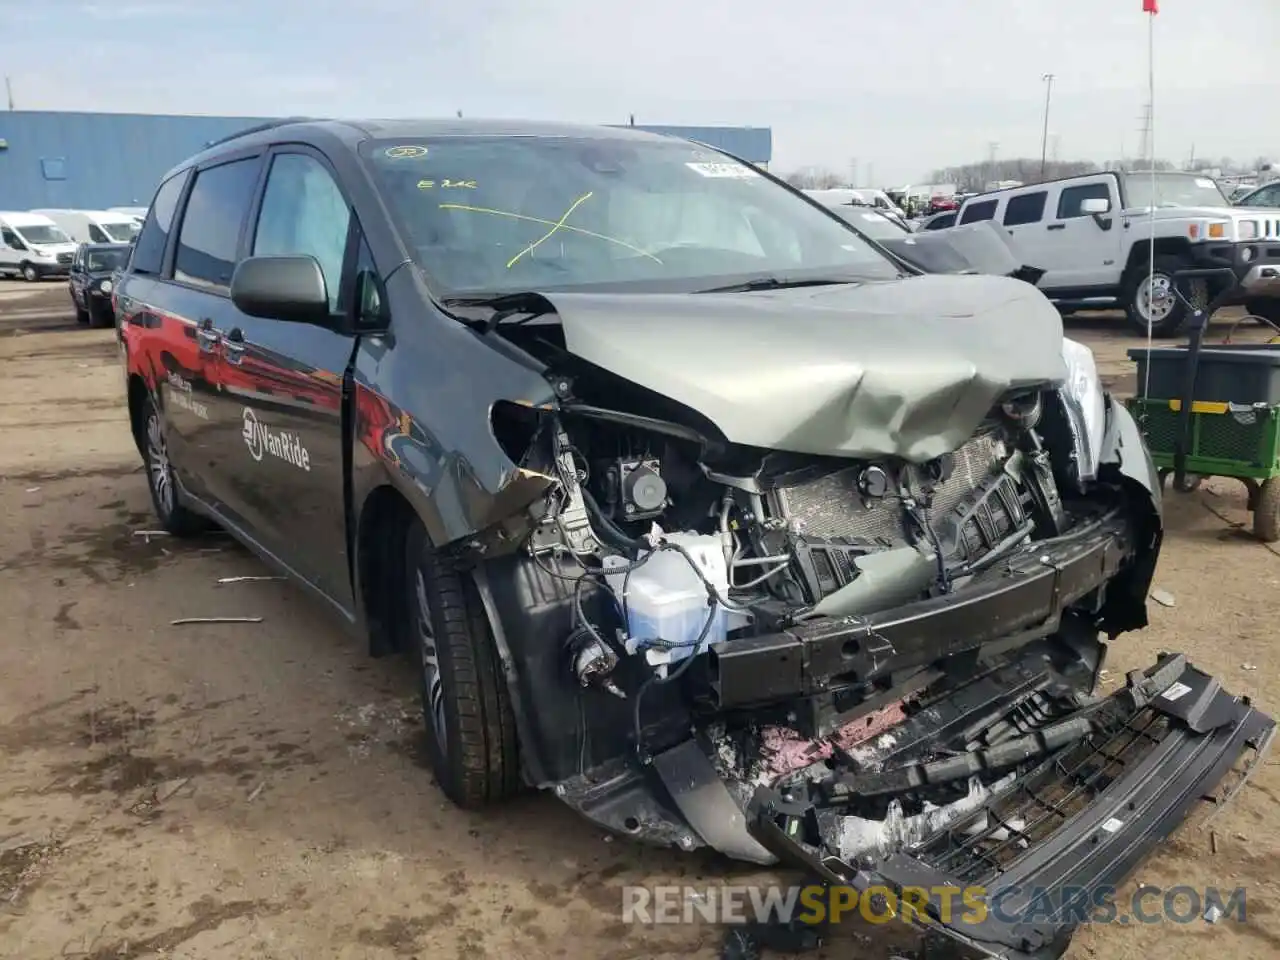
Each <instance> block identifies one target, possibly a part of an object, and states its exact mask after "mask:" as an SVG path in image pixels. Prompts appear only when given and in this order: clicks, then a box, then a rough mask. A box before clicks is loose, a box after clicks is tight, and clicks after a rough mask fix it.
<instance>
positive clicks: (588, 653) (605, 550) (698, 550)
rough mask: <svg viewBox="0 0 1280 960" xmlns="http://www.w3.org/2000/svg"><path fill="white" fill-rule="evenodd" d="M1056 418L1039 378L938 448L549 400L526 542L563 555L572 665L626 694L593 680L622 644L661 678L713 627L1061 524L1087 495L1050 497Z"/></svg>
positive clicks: (1051, 532) (981, 554)
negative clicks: (856, 455) (863, 444)
mask: <svg viewBox="0 0 1280 960" xmlns="http://www.w3.org/2000/svg"><path fill="white" fill-rule="evenodd" d="M1055 405H1056V406H1055ZM1063 423H1069V419H1068V416H1067V411H1065V409H1063V407H1062V405H1061V402H1060V401H1059V400H1058V399H1057V395H1056V393H1049V394H1046V393H1042V392H1040V391H1030V392H1025V393H1023V394H1022V395H1020V396H1012V397H1009V398H1007V399H1005V400H1004V402H1002V403H1001V404H1000V406H999V407H998V408H997V409H996V410H994V411H992V414H991V416H990V417H988V418H987V420H986V421H985V422H984V423H983V424H982V426H981V428H980V429H979V430H978V432H977V433H976V434H975V435H974V436H973V437H972V438H971V439H970V440H969V441H968V442H967V443H965V444H964V445H963V446H961V447H960V448H959V449H958V450H956V451H955V452H953V453H948V454H946V455H944V456H942V457H939V458H936V459H934V460H931V461H928V462H925V463H910V462H906V461H902V460H892V459H879V460H867V461H850V460H848V459H842V458H834V457H816V456H809V455H802V454H795V453H787V452H780V451H765V450H758V449H749V448H732V447H727V446H719V447H713V448H711V449H708V446H709V445H708V444H706V443H704V442H700V440H699V438H698V437H697V435H696V434H694V433H693V431H692V430H690V429H688V428H685V427H683V426H681V425H679V424H674V423H665V422H662V421H656V420H651V419H649V418H642V417H638V416H634V415H631V414H626V413H623V412H619V411H613V410H609V409H605V408H600V407H594V406H586V405H581V404H566V405H565V409H564V411H563V412H561V413H560V414H559V415H558V416H554V417H553V416H545V417H543V418H542V419H541V420H540V421H539V425H538V428H537V439H536V441H535V442H531V443H529V445H528V448H527V450H528V453H527V455H526V457H525V459H524V460H523V462H522V463H521V464H520V465H521V466H522V467H525V468H527V469H532V470H540V471H546V472H547V473H549V474H551V475H553V476H554V477H555V478H556V480H557V481H558V483H557V484H556V486H555V488H554V489H553V492H552V494H551V495H550V496H549V498H548V500H547V502H546V503H545V504H544V512H543V513H542V515H541V516H540V517H539V519H538V523H537V526H536V528H535V529H534V530H533V532H532V534H531V536H530V537H529V538H528V541H527V545H526V549H527V551H528V553H529V555H531V556H532V557H533V558H534V559H535V560H539V559H542V558H547V557H550V556H554V557H557V558H559V559H564V558H572V563H573V564H574V565H576V566H577V567H578V577H579V578H580V579H579V582H578V583H577V584H576V585H575V593H576V594H579V596H578V598H577V599H576V601H575V612H576V613H577V615H578V616H577V617H576V618H575V620H576V622H575V624H574V634H573V636H572V637H570V638H567V641H566V642H567V644H568V646H569V647H570V648H571V649H572V650H573V651H574V653H575V658H574V666H573V669H574V671H575V674H576V676H577V678H578V679H579V680H580V681H581V682H582V683H583V684H584V685H596V686H599V687H600V688H601V689H605V690H608V691H609V692H611V693H613V694H614V695H617V696H626V694H625V693H624V691H622V690H621V689H620V688H618V687H617V686H616V684H614V683H613V682H612V681H610V679H609V677H610V674H611V671H612V669H613V667H614V666H615V665H616V663H617V662H618V660H619V659H621V658H625V657H630V656H636V655H643V657H644V659H645V660H646V661H647V663H648V664H649V665H650V666H651V667H652V668H653V671H654V676H655V678H656V679H657V680H660V681H663V682H665V681H667V680H668V678H669V677H671V676H672V675H674V674H675V672H676V670H678V669H685V668H687V666H688V664H684V665H683V666H678V665H679V664H681V663H682V662H683V661H687V660H689V659H691V656H692V655H695V654H698V653H702V652H705V651H706V650H707V649H708V648H710V647H711V646H713V645H716V644H721V643H725V642H729V643H732V642H733V641H734V640H735V639H738V638H743V637H750V636H757V635H760V634H767V633H772V632H775V631H777V630H779V629H782V628H786V627H789V626H793V625H796V624H801V623H805V622H808V621H813V620H815V619H820V618H828V617H838V618H849V617H853V618H865V617H868V616H869V615H873V614H877V613H881V612H883V611H886V610H889V609H892V608H894V607H897V606H900V605H902V604H906V603H909V602H912V601H918V600H923V599H927V598H930V597H938V596H944V595H948V594H953V593H955V592H957V591H962V590H963V589H964V587H965V585H966V584H967V583H968V582H970V581H971V580H972V579H973V578H974V577H975V576H977V575H979V574H981V573H982V572H983V571H986V570H989V569H991V568H992V567H993V566H994V565H996V564H998V563H999V562H1000V560H1001V559H1002V558H1003V557H1006V556H1008V555H1009V554H1010V553H1011V552H1012V551H1014V550H1016V549H1017V548H1019V547H1021V546H1023V545H1024V544H1027V543H1029V542H1034V541H1036V540H1039V539H1044V538H1050V537H1056V536H1059V535H1061V534H1063V533H1066V532H1068V531H1069V530H1070V529H1072V527H1073V526H1074V525H1075V523H1076V522H1077V521H1078V520H1079V519H1080V517H1082V516H1087V515H1089V514H1096V512H1097V510H1098V502H1097V500H1096V498H1095V499H1093V500H1089V501H1083V500H1079V499H1078V498H1077V500H1078V504H1073V503H1072V502H1071V500H1070V498H1064V495H1063V492H1062V488H1063V485H1064V484H1065V485H1067V487H1068V490H1070V486H1071V485H1072V484H1074V483H1076V480H1075V478H1074V477H1073V475H1072V472H1071V470H1072V468H1073V467H1074V465H1075V464H1076V462H1077V460H1076V457H1075V456H1074V454H1073V452H1072V449H1071V447H1070V443H1071V437H1072V434H1071V432H1070V430H1062V429H1056V428H1057V427H1059V426H1060V425H1061V424H1063ZM1046 424H1047V425H1048V426H1049V428H1050V429H1049V430H1048V431H1047V436H1048V437H1050V438H1052V439H1051V440H1049V441H1048V442H1047V440H1046V435H1042V433H1041V428H1043V427H1044V426H1045V425H1046ZM1053 443H1057V444H1058V446H1059V447H1065V449H1061V450H1060V452H1059V455H1058V456H1057V457H1055V456H1054V455H1053V453H1052V452H1051V450H1052V444H1053ZM587 591H600V592H603V593H604V594H606V595H607V596H608V597H609V598H610V603H609V604H608V605H607V606H609V607H611V608H612V610H613V611H614V613H615V614H616V615H615V616H614V617H613V618H611V619H610V621H609V622H607V623H595V622H593V621H592V620H591V619H590V618H588V617H586V615H585V613H584V608H583V605H582V603H581V596H580V595H581V594H583V593H585V592H587Z"/></svg>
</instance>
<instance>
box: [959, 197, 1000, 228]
mask: <svg viewBox="0 0 1280 960" xmlns="http://www.w3.org/2000/svg"><path fill="white" fill-rule="evenodd" d="M999 202H1000V201H999V200H983V201H982V202H981V203H971V204H969V205H968V206H967V207H965V208H964V213H962V214H960V222H961V223H977V222H978V221H979V220H990V219H991V218H992V217H994V216H995V215H996V204H997V203H999Z"/></svg>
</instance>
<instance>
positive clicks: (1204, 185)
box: [1124, 173, 1228, 208]
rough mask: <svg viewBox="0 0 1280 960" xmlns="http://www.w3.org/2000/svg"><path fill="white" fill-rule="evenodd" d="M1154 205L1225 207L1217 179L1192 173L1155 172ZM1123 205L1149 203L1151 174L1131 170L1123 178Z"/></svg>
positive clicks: (1225, 199) (1132, 206) (1225, 202)
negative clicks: (1124, 194)
mask: <svg viewBox="0 0 1280 960" xmlns="http://www.w3.org/2000/svg"><path fill="white" fill-rule="evenodd" d="M1155 181H1156V184H1155V185H1156V193H1155V196H1156V202H1155V206H1157V207H1225V206H1228V203H1227V198H1226V197H1225V196H1223V194H1222V190H1221V189H1219V187H1218V182H1217V181H1216V180H1214V179H1213V178H1212V177H1197V176H1196V175H1195V174H1191V173H1157V174H1156V176H1155ZM1124 186H1125V193H1126V197H1125V206H1127V207H1130V208H1137V207H1149V206H1151V205H1152V203H1151V174H1149V173H1131V174H1129V175H1128V176H1126V177H1125V181H1124Z"/></svg>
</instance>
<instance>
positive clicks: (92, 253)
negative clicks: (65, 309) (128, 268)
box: [67, 243, 131, 327]
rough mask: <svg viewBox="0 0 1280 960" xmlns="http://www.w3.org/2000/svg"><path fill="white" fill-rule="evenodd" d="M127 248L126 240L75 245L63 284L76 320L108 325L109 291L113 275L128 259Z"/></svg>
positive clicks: (113, 283)
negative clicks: (74, 253)
mask: <svg viewBox="0 0 1280 960" xmlns="http://www.w3.org/2000/svg"><path fill="white" fill-rule="evenodd" d="M130 249H131V246H130V244H127V243H82V244H80V246H79V247H77V248H76V255H75V259H73V260H72V261H71V274H70V278H69V279H68V280H67V286H68V287H69V288H70V290H71V302H72V303H73V304H75V308H76V320H78V321H79V322H80V323H87V324H88V325H89V326H91V327H109V326H111V324H112V321H113V318H114V313H113V312H112V305H111V291H112V290H113V289H114V286H115V275H116V274H117V273H119V272H120V269H121V268H122V267H123V266H124V265H125V264H126V263H128V261H129V251H130Z"/></svg>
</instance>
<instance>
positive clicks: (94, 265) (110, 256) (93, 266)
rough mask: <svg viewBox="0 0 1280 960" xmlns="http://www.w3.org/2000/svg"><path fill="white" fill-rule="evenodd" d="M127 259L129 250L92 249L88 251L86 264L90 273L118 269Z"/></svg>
mask: <svg viewBox="0 0 1280 960" xmlns="http://www.w3.org/2000/svg"><path fill="white" fill-rule="evenodd" d="M128 259H129V251H128V250H127V249H125V250H92V251H90V252H89V261H88V263H87V264H86V266H87V267H88V269H89V272H90V273H100V272H105V271H107V270H119V269H120V268H121V267H123V266H124V264H125V261H126V260H128Z"/></svg>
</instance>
